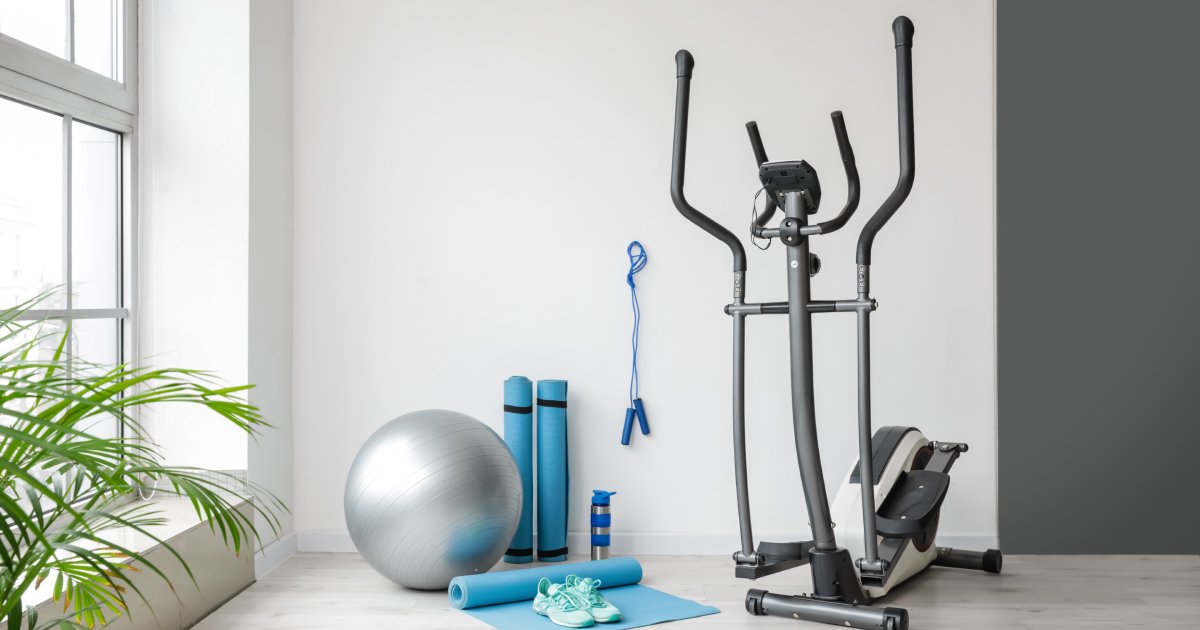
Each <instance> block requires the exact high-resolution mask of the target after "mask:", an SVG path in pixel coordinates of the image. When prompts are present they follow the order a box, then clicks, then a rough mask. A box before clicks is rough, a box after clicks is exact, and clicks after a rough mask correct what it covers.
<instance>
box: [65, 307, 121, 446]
mask: <svg viewBox="0 0 1200 630" xmlns="http://www.w3.org/2000/svg"><path fill="white" fill-rule="evenodd" d="M120 325H121V322H120V320H116V319H77V320H74V321H72V322H71V354H72V355H74V356H75V357H76V358H78V359H80V362H79V363H77V364H76V367H75V369H76V370H77V371H78V372H79V373H80V374H88V373H92V372H95V371H100V372H104V371H107V369H108V368H111V367H113V366H114V365H116V364H118V363H120V361H121V351H120V347H121V337H120V334H119V332H118V331H119V330H120V328H119V327H120ZM117 426H118V425H117V419H116V418H114V417H113V416H111V415H109V414H101V415H97V416H93V417H91V418H89V419H88V420H87V421H86V422H85V423H84V424H83V425H81V426H80V427H79V428H80V429H82V430H84V431H87V432H88V433H91V434H92V435H95V436H97V437H102V438H109V437H116V436H117Z"/></svg>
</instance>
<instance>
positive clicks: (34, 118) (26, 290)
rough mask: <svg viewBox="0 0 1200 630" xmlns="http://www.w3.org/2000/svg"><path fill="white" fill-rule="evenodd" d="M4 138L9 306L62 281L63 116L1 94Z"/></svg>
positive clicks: (4, 272)
mask: <svg viewBox="0 0 1200 630" xmlns="http://www.w3.org/2000/svg"><path fill="white" fill-rule="evenodd" d="M0 139H2V141H0V308H7V307H11V306H14V305H16V304H19V303H21V302H23V301H25V300H28V299H30V298H33V297H36V296H37V295H39V294H41V293H45V292H47V291H49V290H51V289H54V288H56V287H59V286H60V285H62V283H63V199H62V194H63V167H62V161H63V156H62V143H63V141H62V118H60V117H59V116H57V115H54V114H49V113H46V112H43V111H42V110H40V109H34V108H32V107H29V106H27V105H22V104H20V103H17V102H14V101H9V100H5V99H2V98H0ZM59 293H61V292H59ZM56 300H57V298H56ZM40 306H41V307H42V308H60V307H61V306H62V304H61V302H60V301H56V302H53V303H50V302H46V303H43V304H42V305H40Z"/></svg>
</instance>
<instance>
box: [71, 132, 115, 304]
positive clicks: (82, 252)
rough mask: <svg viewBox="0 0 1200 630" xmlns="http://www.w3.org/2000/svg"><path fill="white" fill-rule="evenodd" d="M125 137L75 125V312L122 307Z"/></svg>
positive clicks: (73, 224) (73, 235)
mask: <svg viewBox="0 0 1200 630" xmlns="http://www.w3.org/2000/svg"><path fill="white" fill-rule="evenodd" d="M120 155H121V136H120V135H118V134H116V133H113V132H111V131H108V130H107V129H100V128H99V127H93V126H91V125H85V124H83V123H78V122H72V123H71V285H72V286H71V292H72V294H73V296H74V297H73V301H72V306H73V307H74V308H112V307H115V306H119V304H118V278H119V275H118V274H119V269H120V250H119V248H118V243H119V242H120V238H121V230H120V227H121V223H120V208H121V204H120V201H121V170H120V168H121V167H120V164H121V162H120Z"/></svg>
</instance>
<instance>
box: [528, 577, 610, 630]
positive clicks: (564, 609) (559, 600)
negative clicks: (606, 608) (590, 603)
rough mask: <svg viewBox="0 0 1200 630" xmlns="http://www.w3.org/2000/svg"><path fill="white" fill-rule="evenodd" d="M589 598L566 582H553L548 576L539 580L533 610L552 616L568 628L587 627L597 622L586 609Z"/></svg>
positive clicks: (555, 621) (552, 618)
mask: <svg viewBox="0 0 1200 630" xmlns="http://www.w3.org/2000/svg"><path fill="white" fill-rule="evenodd" d="M585 606H587V599H586V598H584V597H582V596H580V595H579V594H577V593H573V592H572V591H571V589H569V588H567V585H566V584H551V583H550V580H549V579H548V578H542V579H540V580H538V590H537V596H536V597H534V598H533V612H535V613H537V614H539V615H543V616H546V617H549V618H550V621H553V622H554V623H556V624H558V625H560V626H563V627H566V628H586V627H588V626H591V625H593V624H595V623H596V620H595V619H594V618H593V617H592V614H591V613H590V612H588V611H587V610H586V609H585Z"/></svg>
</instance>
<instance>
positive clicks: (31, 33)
mask: <svg viewBox="0 0 1200 630" xmlns="http://www.w3.org/2000/svg"><path fill="white" fill-rule="evenodd" d="M0 33H4V34H5V35H8V36H9V37H11V38H13V39H19V40H21V41H23V42H25V43H26V44H29V45H30V46H36V47H37V48H41V49H42V50H44V51H46V52H48V53H52V54H55V55H58V56H59V57H62V58H63V59H66V58H67V2H66V0H0Z"/></svg>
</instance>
